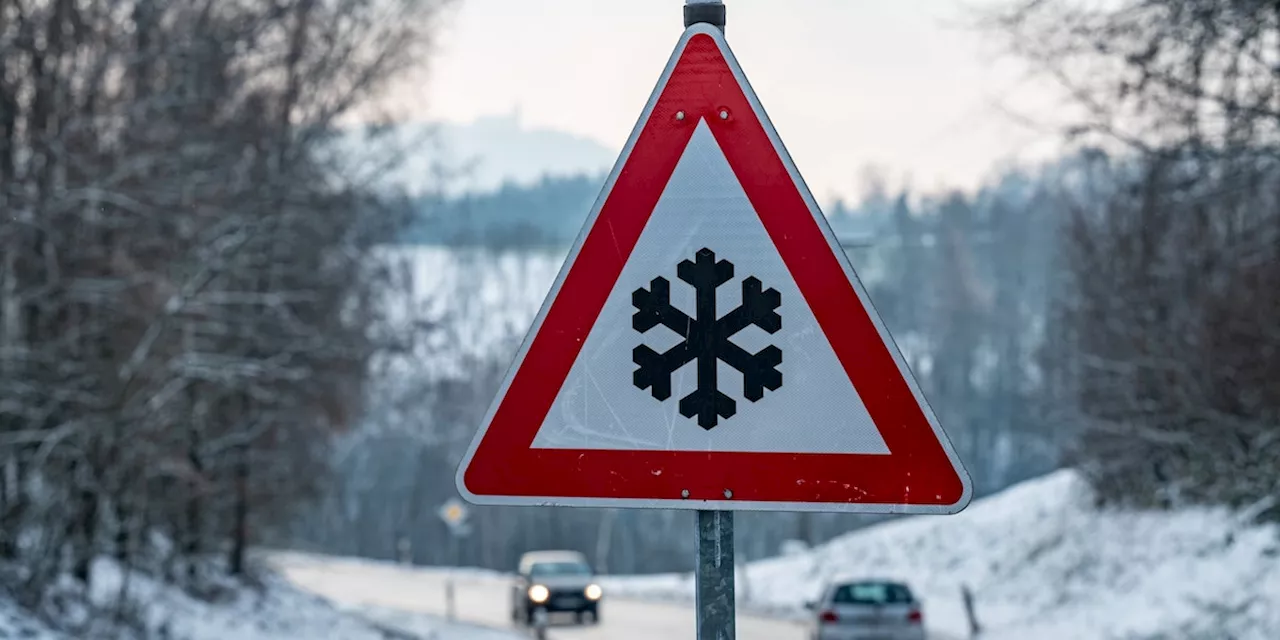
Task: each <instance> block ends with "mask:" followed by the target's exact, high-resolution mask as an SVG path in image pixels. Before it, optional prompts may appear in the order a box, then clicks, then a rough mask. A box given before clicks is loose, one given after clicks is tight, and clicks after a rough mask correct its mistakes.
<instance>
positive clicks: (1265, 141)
mask: <svg viewBox="0 0 1280 640" xmlns="http://www.w3.org/2000/svg"><path fill="white" fill-rule="evenodd" d="M997 24H998V25H999V26H1000V27H1001V29H1002V30H1003V32H1004V33H1006V34H1008V35H1010V37H1011V40H1010V41H1011V43H1012V44H1013V47H1014V49H1015V50H1016V51H1018V52H1019V53H1022V54H1024V55H1025V56H1027V57H1028V58H1029V59H1031V60H1034V61H1036V62H1037V63H1039V64H1041V65H1042V68H1043V69H1044V70H1046V71H1047V72H1049V73H1051V74H1053V75H1054V76H1055V77H1057V78H1058V79H1059V80H1061V81H1062V83H1063V86H1065V87H1067V88H1068V89H1069V91H1070V92H1071V95H1073V96H1074V97H1075V98H1076V101H1077V103H1078V104H1079V105H1080V106H1082V107H1083V108H1084V112H1085V113H1086V114H1087V115H1086V117H1085V118H1084V119H1083V120H1082V121H1081V123H1080V125H1079V126H1078V127H1076V128H1075V129H1074V131H1073V132H1074V133H1077V134H1080V135H1085V136H1090V137H1091V138H1092V139H1093V140H1094V141H1098V142H1100V143H1101V144H1104V145H1106V146H1107V147H1108V148H1109V149H1111V150H1112V153H1111V157H1109V158H1108V157H1106V156H1097V157H1095V161H1094V162H1092V163H1091V164H1090V165H1089V166H1088V167H1086V168H1085V170H1083V171H1082V172H1080V173H1078V174H1076V175H1075V176H1071V179H1070V180H1068V181H1066V182H1064V184H1063V192H1064V194H1067V195H1069V196H1070V198H1069V199H1070V200H1071V201H1072V202H1073V205H1072V206H1071V207H1070V212H1069V215H1068V218H1067V220H1066V234H1067V235H1066V239H1065V244H1064V250H1063V251H1064V264H1065V266H1066V268H1067V277H1066V279H1065V283H1064V289H1063V291H1062V295H1061V297H1060V299H1059V300H1058V305H1057V310H1056V312H1055V313H1054V329H1053V336H1054V339H1055V341H1057V342H1058V344H1057V345H1055V346H1056V348H1055V349H1054V357H1053V358H1052V369H1053V373H1052V375H1053V379H1054V381H1055V383H1056V389H1057V391H1058V392H1059V394H1060V395H1059V399H1060V401H1061V403H1062V406H1064V407H1067V408H1068V409H1069V410H1070V413H1071V415H1072V416H1073V421H1074V422H1076V423H1077V424H1079V425H1080V427H1081V429H1082V430H1081V432H1080V434H1079V439H1078V447H1077V454H1076V459H1077V461H1078V462H1079V463H1080V464H1081V465H1082V467H1083V468H1084V469H1085V470H1086V471H1087V472H1088V473H1089V475H1090V476H1091V477H1092V478H1093V480H1094V482H1095V484H1096V485H1097V486H1098V487H1099V489H1100V490H1101V491H1100V494H1099V495H1100V496H1102V497H1103V498H1104V499H1113V500H1117V499H1118V500H1124V501H1135V502H1139V503H1142V504H1160V505H1171V504H1176V503H1179V502H1183V501H1209V502H1227V503H1231V504H1241V503H1247V502H1252V501H1256V500H1259V499H1266V498H1268V497H1271V498H1272V499H1273V498H1274V496H1276V495H1277V493H1278V492H1280V478H1278V477H1277V475H1276V474H1275V469H1276V468H1277V465H1278V464H1280V387H1278V386H1277V385H1276V384H1275V380H1276V379H1277V375H1280V330H1278V329H1277V324H1276V322H1275V318H1276V314H1277V312H1280V307H1278V306H1277V297H1276V296H1275V295H1274V292H1275V291H1276V290H1277V288H1276V287H1277V284H1280V207H1278V206H1277V204H1278V203H1277V201H1276V196H1275V193H1276V186H1277V183H1278V182H1280V162H1278V161H1280V155H1278V154H1277V150H1278V149H1280V147H1278V146H1277V143H1280V138H1278V137H1277V124H1278V123H1280V120H1278V119H1277V116H1280V71H1278V70H1280V49H1277V48H1276V45H1275V43H1276V42H1277V41H1278V40H1280V9H1278V8H1277V7H1276V6H1275V5H1274V4H1273V3H1261V2H1235V1H1230V0H1143V1H1137V0H1134V1H1126V2H1121V3H1118V4H1111V5H1106V6H1105V7H1103V8H1098V6H1097V5H1085V4H1083V3H1077V2H1044V1H1037V2H1022V3H1019V4H1018V5H1017V6H1016V7H1015V8H1013V9H1011V10H1009V11H1008V12H1006V13H1004V14H1002V15H1001V16H999V18H998V20H997ZM1084 191H1092V192H1093V193H1094V194H1101V195H1102V196H1103V197H1101V198H1081V197H1079V196H1080V195H1081V193H1082V192H1084Z"/></svg>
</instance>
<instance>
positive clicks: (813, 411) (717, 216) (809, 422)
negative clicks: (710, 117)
mask: <svg viewBox="0 0 1280 640" xmlns="http://www.w3.org/2000/svg"><path fill="white" fill-rule="evenodd" d="M703 247H707V248H711V249H712V250H713V251H714V253H715V259H716V260H717V261H726V262H727V263H728V264H731V265H733V278H732V279H731V280H729V281H728V282H726V283H724V284H723V285H721V286H720V287H718V288H716V290H715V302H716V304H715V313H716V315H717V316H723V315H724V314H726V313H729V312H730V311H732V310H733V309H735V308H737V307H738V306H739V305H741V304H742V301H743V294H742V284H741V282H742V281H743V280H744V279H746V278H749V277H755V278H757V279H759V280H760V282H761V285H762V288H764V289H770V288H771V289H773V290H775V291H777V292H778V294H779V295H780V300H781V304H780V305H779V306H778V308H777V309H776V312H777V314H778V315H779V316H780V317H781V320H782V322H781V323H780V324H781V327H780V328H779V329H778V330H777V331H775V332H774V333H772V334H770V333H768V332H766V331H765V330H763V329H761V328H760V327H758V326H755V325H751V326H747V327H746V328H744V329H743V330H741V331H739V332H737V333H735V334H734V335H733V336H732V337H730V338H729V340H730V342H731V343H732V344H733V345H735V346H736V347H738V348H739V349H741V350H743V351H745V352H746V353H747V354H755V353H758V352H760V351H761V350H762V349H765V348H767V347H769V346H776V347H777V348H778V349H780V350H781V352H782V361H781V363H779V364H778V365H777V366H776V369H777V371H778V372H780V373H781V377H782V384H781V385H778V388H776V389H773V390H765V391H764V395H763V397H762V398H760V399H759V400H757V401H755V402H752V401H750V400H747V399H746V398H744V396H743V389H744V380H743V372H741V371H739V370H737V369H735V368H734V367H732V366H730V364H729V363H726V362H725V361H724V360H718V361H717V363H716V374H717V375H716V382H717V387H718V388H719V390H720V391H722V392H723V393H724V394H725V395H726V396H728V397H729V398H730V399H731V400H732V402H733V403H734V415H733V416H731V417H729V418H720V417H719V416H717V420H716V425H715V426H713V427H711V428H698V424H697V423H696V422H695V421H693V420H691V419H689V418H686V417H685V416H683V415H681V413H680V404H679V399H681V398H684V397H686V396H689V395H690V394H692V393H693V392H694V391H695V390H697V387H698V363H697V361H696V360H694V361H690V362H687V363H685V364H683V365H682V366H681V367H680V368H679V369H677V370H675V371H674V372H672V373H671V399H670V400H668V401H665V402H660V401H657V400H655V398H654V397H653V395H652V394H651V393H650V392H649V391H648V390H645V389H639V388H636V386H635V385H634V382H633V376H634V373H635V370H636V368H637V365H636V363H635V361H634V359H633V357H632V351H633V350H634V349H635V348H636V346H637V345H638V344H644V345H647V346H649V347H650V348H652V349H654V350H655V351H657V352H659V353H662V352H665V351H667V350H669V349H671V348H672V347H674V346H676V345H677V344H679V343H680V342H681V336H680V335H679V334H678V333H677V332H675V331H673V330H671V329H669V328H667V327H664V326H657V327H654V328H653V329H650V330H649V331H646V332H644V333H643V334H640V333H638V332H636V330H635V329H634V328H633V326H632V316H633V315H634V314H635V313H636V311H637V309H636V307H635V306H634V305H633V304H632V302H633V300H632V297H633V292H635V291H636V290H639V289H648V288H649V287H650V285H651V282H652V281H653V279H654V278H659V277H660V278H665V279H666V280H667V281H668V283H669V284H668V286H669V289H670V301H671V305H672V306H673V307H675V308H676V309H678V310H679V311H680V312H681V313H683V314H684V315H686V316H687V317H689V318H691V319H695V318H697V315H698V314H697V304H696V301H695V297H696V292H695V289H694V287H693V286H691V285H689V284H688V283H686V282H683V281H682V280H681V279H680V278H679V276H678V273H677V272H678V270H679V267H678V265H679V264H680V263H681V262H683V261H686V260H694V259H695V258H696V254H697V252H698V250H700V249H701V248H703ZM771 247H772V242H771V241H770V239H769V235H768V232H767V231H766V230H765V228H764V225H763V224H762V223H761V222H760V216H759V215H758V214H757V213H756V210H755V208H754V207H752V205H751V201H750V200H748V199H747V196H746V193H745V192H744V191H743V189H742V185H741V184H740V183H739V182H738V179H737V177H736V176H734V173H733V169H732V168H731V167H730V166H729V162H728V160H726V159H725V156H724V152H723V151H721V149H720V145H719V144H717V143H716V139H715V137H714V136H712V134H711V130H710V129H709V128H708V126H707V124H706V122H699V123H698V124H697V128H696V129H695V131H694V133H693V137H692V138H691V139H690V140H689V144H688V146H687V147H686V148H685V151H684V153H683V155H682V156H681V158H680V162H679V163H678V164H677V165H676V168H675V171H674V172H673V173H672V174H671V179H670V181H669V182H668V183H667V187H666V189H665V190H664V191H663V192H662V196H661V198H660V199H659V200H658V204H657V206H656V207H655V208H654V210H653V215H652V216H650V217H649V221H648V222H647V223H646V224H645V227H644V231H643V232H642V233H641V234H640V239H639V240H638V241H637V242H636V246H635V249H633V250H632V252H631V257H630V259H629V260H628V261H627V264H626V266H625V267H623V269H622V273H621V275H620V276H619V277H618V280H617V283H616V284H615V285H614V287H613V291H612V292H611V293H610V294H609V298H608V300H607V301H606V302H605V304H604V309H603V310H602V311H601V312H600V316H599V318H598V319H597V321H596V324H595V327H594V328H592V330H591V333H590V334H589V335H588V337H587V340H586V343H585V344H584V345H583V347H582V351H581V352H580V353H579V354H578V359H577V361H576V362H574V364H573V368H572V369H571V370H570V371H569V375H568V377H567V378H566V379H565V382H564V386H563V387H562V388H561V389H560V393H559V394H558V395H557V396H556V400H555V403H554V404H552V406H551V410H550V411H549V412H548V413H547V417H546V419H545V420H543V422H542V426H541V428H540V429H539V430H538V435H537V437H536V438H535V439H534V441H533V446H534V447H536V448H547V449H622V450H625V449H639V450H650V451H653V450H656V451H740V452H774V453H864V454H873V455H883V454H888V453H889V449H888V448H887V447H886V446H885V443H884V439H883V438H882V437H881V436H880V432H879V430H877V429H876V425H875V422H874V421H873V420H872V419H871V416H870V414H869V413H868V412H867V408H866V406H864V405H863V403H862V399H861V398H860V397H859V396H858V392H857V390H855V389H854V388H853V384H852V383H851V382H850V380H849V376H848V375H847V374H846V373H845V371H844V368H843V367H842V366H841V364H840V362H839V361H838V360H837V359H836V356H835V353H834V352H833V351H832V348H831V343H830V342H829V341H828V340H827V337H826V334H824V333H823V331H822V328H821V327H820V326H819V325H818V321H817V319H816V318H815V317H814V315H813V311H812V310H810V308H809V305H808V303H807V302H806V301H805V299H804V296H803V295H801V293H800V290H799V288H797V287H796V284H795V279H794V278H793V277H792V275H791V273H790V271H789V270H788V269H787V266H786V265H785V264H783V262H782V258H781V257H780V256H779V255H778V253H777V251H770V250H765V249H766V248H771ZM801 418H802V419H803V426H804V428H788V427H786V425H791V424H794V423H796V422H797V421H798V420H799V419H801Z"/></svg>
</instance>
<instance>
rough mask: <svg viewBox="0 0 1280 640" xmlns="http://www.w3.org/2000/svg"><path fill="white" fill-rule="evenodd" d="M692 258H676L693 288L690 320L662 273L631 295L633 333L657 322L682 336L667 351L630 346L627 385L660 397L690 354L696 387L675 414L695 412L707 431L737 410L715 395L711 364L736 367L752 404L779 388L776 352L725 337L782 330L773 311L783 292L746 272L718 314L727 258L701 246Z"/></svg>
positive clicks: (729, 272) (728, 275)
mask: <svg viewBox="0 0 1280 640" xmlns="http://www.w3.org/2000/svg"><path fill="white" fill-rule="evenodd" d="M695 258H696V261H689V260H684V261H682V262H681V263H680V264H679V265H678V268H677V270H676V275H678V276H679V277H680V279H681V280H684V281H685V282H687V283H688V284H690V285H691V286H693V288H694V291H695V292H697V317H696V318H690V317H689V316H688V315H686V314H685V313H684V312H683V311H681V310H679V309H677V308H675V307H673V306H671V283H670V282H668V281H667V279H666V278H661V277H659V278H654V279H653V281H652V282H650V283H649V288H648V289H645V288H644V287H641V288H639V289H636V290H635V291H634V292H632V293H631V304H632V305H634V306H635V308H636V312H635V314H634V315H632V316H631V326H632V327H634V328H635V330H636V331H639V332H640V333H644V332H646V331H648V330H650V329H652V328H654V327H656V326H658V325H660V324H661V325H663V326H665V327H667V328H668V329H671V330H672V331H675V332H676V333H678V334H680V336H681V337H683V338H684V341H683V342H681V343H680V344H677V345H676V346H674V347H672V348H670V349H668V350H667V351H666V352H665V353H658V352H656V351H654V350H653V349H650V348H649V347H647V346H645V345H640V346H638V347H636V348H635V349H634V350H633V351H632V352H631V359H632V361H634V362H635V363H636V364H637V365H639V366H640V368H639V369H636V371H635V374H634V375H633V376H632V382H633V383H634V384H635V385H636V387H638V388H640V389H649V390H650V392H651V393H652V394H653V397H654V398H657V399H658V400H666V399H667V398H670V397H671V374H673V373H675V372H676V370H677V369H679V368H680V367H682V366H684V365H685V364H687V363H689V362H692V361H693V360H695V359H696V360H697V361H698V388H697V390H696V391H694V392H693V393H690V394H689V395H687V396H685V397H683V398H681V399H680V415H683V416H684V417H686V418H692V417H694V416H697V417H698V426H700V427H702V428H703V429H711V428H712V427H714V426H716V424H717V423H718V422H719V419H720V418H730V417H732V416H733V414H734V413H736V412H737V403H735V402H734V401H733V398H730V397H729V396H727V395H725V394H723V393H721V392H720V389H719V386H718V384H717V381H716V363H717V361H723V362H724V363H725V364H728V365H729V366H731V367H733V368H734V369H737V370H738V371H741V372H742V395H743V396H745V397H746V398H747V399H748V400H750V401H752V402H755V401H757V400H759V399H761V398H763V397H764V390H765V389H768V390H770V391H777V390H778V388H779V387H781V386H782V372H781V371H778V365H779V364H781V363H782V350H781V349H779V348H777V347H775V346H768V347H765V348H764V349H761V350H760V352H759V353H756V354H751V353H748V352H747V351H746V350H745V349H743V348H742V347H739V346H738V345H736V344H734V343H733V342H731V341H730V340H729V338H731V337H733V335H734V334H736V333H738V332H739V331H742V330H743V329H746V328H747V327H749V326H751V325H755V326H757V327H760V328H761V329H764V330H765V331H767V332H769V333H776V332H777V331H778V330H779V329H781V328H782V316H780V315H778V312H777V308H778V306H779V305H781V304H782V295H781V294H779V293H778V291H777V290H775V289H766V290H763V291H761V286H762V285H761V283H760V280H759V279H758V278H756V277H754V276H753V277H749V278H747V279H745V280H743V281H742V304H741V305H739V306H738V308H737V309H734V310H733V311H730V312H729V313H727V314H725V315H724V317H723V318H719V319H717V316H716V289H717V288H719V287H720V285H722V284H724V283H726V282H728V281H729V280H731V279H733V263H732V262H729V261H728V260H720V261H716V254H715V252H714V251H712V250H710V249H706V248H704V249H702V250H701V251H698V253H697V254H696V255H695Z"/></svg>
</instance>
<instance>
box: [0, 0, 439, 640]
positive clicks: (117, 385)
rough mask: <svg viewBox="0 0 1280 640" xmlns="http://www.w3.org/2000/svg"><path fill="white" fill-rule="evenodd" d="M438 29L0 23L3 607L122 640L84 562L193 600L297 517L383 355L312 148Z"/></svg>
mask: <svg viewBox="0 0 1280 640" xmlns="http://www.w3.org/2000/svg"><path fill="white" fill-rule="evenodd" d="M440 4H441V3H440V2H436V1H435V0H273V1H271V2H266V1H256V0H245V1H235V2H223V1H209V0H121V1H114V0H113V1H105V0H102V1H99V0H0V600H4V601H12V602H17V603H18V604H20V605H21V606H24V607H27V608H29V609H31V610H33V611H35V612H37V613H38V614H40V615H42V616H43V617H45V618H46V619H48V620H50V621H51V622H52V623H53V624H55V625H57V626H58V627H59V628H61V629H63V630H65V631H67V632H69V633H70V634H71V635H72V636H74V637H95V636H97V637H120V636H119V633H121V631H120V628H119V627H116V628H112V627H110V625H112V624H118V625H123V626H125V627H129V626H133V625H135V624H136V625H142V624H143V622H144V621H142V620H139V619H137V618H136V617H131V616H135V615H142V614H141V613H139V611H140V610H141V609H140V608H139V607H138V606H135V605H137V604H138V603H133V602H130V601H128V599H127V598H126V597H125V593H124V592H123V590H122V591H121V594H120V598H119V602H117V603H115V604H112V605H111V607H112V610H111V611H107V612H101V613H100V614H93V613H90V614H89V615H83V614H84V612H86V611H90V612H92V611H93V610H94V607H95V605H102V603H101V602H96V603H95V602H92V601H91V598H90V595H91V594H93V593H95V591H94V589H95V586H97V585H95V575H94V574H95V572H94V570H93V568H94V566H95V564H96V563H97V562H98V561H101V560H106V561H108V562H111V563H113V564H114V566H116V567H118V568H121V569H124V570H125V571H126V572H128V571H136V572H143V573H145V574H148V575H150V576H153V577H155V578H158V579H159V580H161V581H163V582H165V583H168V584H173V585H178V586H180V587H182V588H185V589H188V590H189V591H190V592H191V593H194V594H198V595H200V596H201V597H208V598H215V597H216V596H217V593H218V588H217V587H218V586H219V585H221V584H225V581H226V580H227V579H231V580H240V579H243V578H245V577H246V576H247V575H249V574H250V569H251V564H250V562H249V551H250V550H251V549H252V547H253V546H255V545H258V544H261V543H262V542H263V541H264V540H266V539H268V538H269V537H270V535H271V532H272V531H273V530H279V529H280V528H281V527H286V526H287V525H288V524H289V522H290V518H291V517H292V516H293V515H294V514H295V513H297V512H298V511H299V510H302V509H305V508H307V507H306V505H307V504H308V502H307V500H308V499H309V498H312V497H314V496H315V495H316V491H317V489H318V487H319V486H320V483H321V481H322V479H323V478H325V477H327V476H328V475H329V473H330V468H331V464H332V457H331V444H332V443H333V438H334V437H335V436H336V435H337V434H339V433H342V432H345V431H348V430H349V429H350V428H351V427H353V426H355V425H356V424H357V423H358V421H359V416H360V415H361V414H362V413H363V410H364V407H365V400H366V397H365V396H366V392H367V386H366V382H367V381H368V380H369V378H370V371H371V363H372V362H373V356H374V354H377V353H385V352H387V351H389V350H394V349H399V348H401V346H402V344H401V340H402V339H403V338H404V337H405V336H406V335H408V334H406V333H403V332H376V331H370V330H369V327H382V326H387V325H385V324H380V320H379V319H380V318H382V317H383V311H384V305H383V304H382V303H381V300H382V299H384V298H385V297H386V296H387V295H388V287H390V286H393V284H392V283H393V281H392V278H391V277H390V274H389V272H388V270H387V265H386V264H385V263H384V262H383V261H381V260H379V259H378V257H377V255H376V254H375V253H374V251H375V248H376V247H377V246H379V245H381V244H383V243H385V242H387V241H389V240H391V239H393V238H394V237H396V236H397V235H398V234H399V233H400V232H401V229H402V225H403V223H404V222H405V221H406V220H407V217H406V214H407V209H406V207H405V206H404V203H403V202H401V201H399V200H398V199H396V198H394V197H392V196H393V195H394V194H385V193H379V192H377V191H375V190H374V189H371V188H369V186H368V181H369V176H370V175H371V174H376V173H377V171H378V170H379V166H378V163H377V162H373V161H372V159H366V161H367V162H366V163H365V164H364V165H363V166H361V165H360V164H359V163H357V162H355V161H354V160H355V159H354V158H352V157H350V156H343V157H341V158H337V157H335V154H334V153H333V145H332V144H331V143H330V140H331V139H332V137H333V133H334V131H335V130H336V129H337V126H338V123H339V122H340V120H341V119H342V118H343V117H346V116H350V115H351V114H353V113H354V112H355V111H356V110H357V109H361V108H366V109H369V110H371V112H370V113H366V114H365V117H370V116H376V115H377V113H375V112H374V111H376V109H375V107H376V98H377V97H378V96H379V94H380V92H381V91H382V90H383V89H384V88H385V87H386V86H387V84H388V83H389V82H391V81H392V80H393V79H395V78H397V77H399V75H400V74H402V73H403V72H404V71H405V70H407V69H409V68H411V67H412V66H413V65H415V64H417V63H418V56H419V55H421V54H422V53H423V52H424V50H425V49H424V45H426V44H427V43H428V40H429V36H430V34H431V28H432V26H433V24H434V23H433V16H434V15H435V13H436V11H437V9H438V8H439V6H440ZM125 584H126V585H127V584H128V581H127V580H126V581H125ZM94 625H100V626H94ZM139 628H141V627H139Z"/></svg>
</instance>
